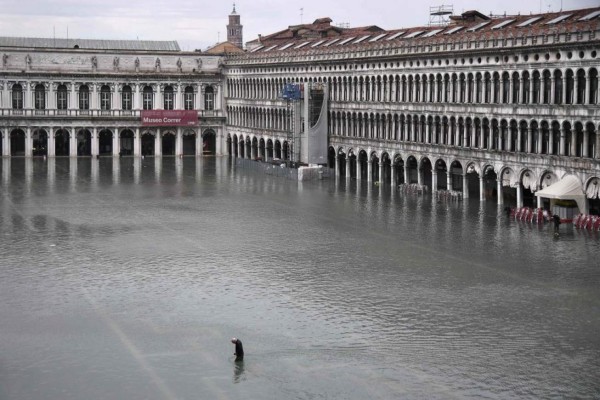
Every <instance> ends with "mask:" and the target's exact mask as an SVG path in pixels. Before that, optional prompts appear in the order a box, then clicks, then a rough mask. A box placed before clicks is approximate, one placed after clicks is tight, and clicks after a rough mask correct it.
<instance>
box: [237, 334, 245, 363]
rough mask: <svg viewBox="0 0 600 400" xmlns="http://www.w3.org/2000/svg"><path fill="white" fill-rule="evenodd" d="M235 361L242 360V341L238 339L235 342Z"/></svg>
mask: <svg viewBox="0 0 600 400" xmlns="http://www.w3.org/2000/svg"><path fill="white" fill-rule="evenodd" d="M235 359H236V360H243V359H244V346H242V341H241V340H240V339H238V340H236V341H235Z"/></svg>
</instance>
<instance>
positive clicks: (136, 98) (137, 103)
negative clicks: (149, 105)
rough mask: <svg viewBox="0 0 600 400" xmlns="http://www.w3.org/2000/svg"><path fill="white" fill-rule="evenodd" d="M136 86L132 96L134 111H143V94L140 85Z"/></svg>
mask: <svg viewBox="0 0 600 400" xmlns="http://www.w3.org/2000/svg"><path fill="white" fill-rule="evenodd" d="M133 86H134V92H133V94H132V96H133V109H134V110H141V109H142V106H141V103H142V99H141V93H140V84H139V83H136V84H134V85H133Z"/></svg>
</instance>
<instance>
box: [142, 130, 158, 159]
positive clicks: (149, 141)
mask: <svg viewBox="0 0 600 400" xmlns="http://www.w3.org/2000/svg"><path fill="white" fill-rule="evenodd" d="M155 147H156V137H155V134H154V132H151V131H145V132H143V133H142V155H143V156H153V155H155V154H156V149H155Z"/></svg>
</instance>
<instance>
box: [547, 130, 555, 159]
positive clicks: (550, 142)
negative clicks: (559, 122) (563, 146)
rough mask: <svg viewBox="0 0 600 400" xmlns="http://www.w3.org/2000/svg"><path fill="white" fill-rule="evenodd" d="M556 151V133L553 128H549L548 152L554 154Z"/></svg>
mask: <svg viewBox="0 0 600 400" xmlns="http://www.w3.org/2000/svg"><path fill="white" fill-rule="evenodd" d="M553 151H554V134H553V132H552V128H551V127H550V128H549V132H548V154H552V152H553Z"/></svg>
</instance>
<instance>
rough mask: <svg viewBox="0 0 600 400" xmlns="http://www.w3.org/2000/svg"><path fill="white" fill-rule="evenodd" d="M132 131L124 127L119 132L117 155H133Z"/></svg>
mask: <svg viewBox="0 0 600 400" xmlns="http://www.w3.org/2000/svg"><path fill="white" fill-rule="evenodd" d="M133 137H134V136H133V132H132V131H131V130H129V129H125V130H124V131H122V132H121V138H120V144H119V155H122V156H131V155H133Z"/></svg>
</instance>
